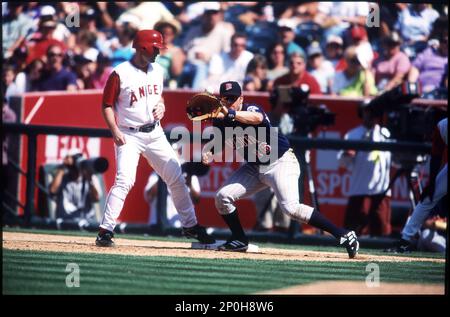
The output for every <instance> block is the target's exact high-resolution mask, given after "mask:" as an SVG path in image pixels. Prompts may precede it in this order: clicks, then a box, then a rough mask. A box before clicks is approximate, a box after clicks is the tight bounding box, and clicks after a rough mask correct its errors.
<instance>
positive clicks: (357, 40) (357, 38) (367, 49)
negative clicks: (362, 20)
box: [350, 26, 375, 69]
mask: <svg viewBox="0 0 450 317" xmlns="http://www.w3.org/2000/svg"><path fill="white" fill-rule="evenodd" d="M350 36H351V43H352V44H351V45H353V46H355V48H356V53H357V54H358V56H359V57H358V59H359V62H360V63H361V65H362V66H363V68H364V69H367V68H369V69H370V68H371V67H372V62H373V59H374V57H375V55H374V52H373V49H372V45H370V42H369V38H368V36H367V31H366V28H365V27H364V26H353V27H351V29H350Z"/></svg>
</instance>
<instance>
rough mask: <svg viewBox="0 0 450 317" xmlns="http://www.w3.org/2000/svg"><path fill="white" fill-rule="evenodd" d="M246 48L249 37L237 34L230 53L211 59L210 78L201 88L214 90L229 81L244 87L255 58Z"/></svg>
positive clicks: (232, 38) (233, 37)
mask: <svg viewBox="0 0 450 317" xmlns="http://www.w3.org/2000/svg"><path fill="white" fill-rule="evenodd" d="M246 48H247V36H246V35H245V34H244V33H235V34H234V35H233V36H232V37H231V50H230V52H228V53H221V54H216V55H213V57H212V58H211V62H210V63H209V72H208V78H207V79H206V81H205V82H204V83H202V84H201V85H200V88H202V89H207V88H211V89H212V90H214V89H217V88H218V87H219V86H220V83H222V82H224V81H228V80H235V81H237V82H238V83H239V85H241V86H242V85H243V82H244V78H245V71H246V69H247V66H248V63H249V62H250V60H251V59H252V58H253V53H251V52H249V51H247V50H246Z"/></svg>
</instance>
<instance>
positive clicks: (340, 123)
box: [19, 90, 409, 228]
mask: <svg viewBox="0 0 450 317" xmlns="http://www.w3.org/2000/svg"><path fill="white" fill-rule="evenodd" d="M101 93H102V92H101V91H99V90H91V91H82V92H78V93H74V94H72V93H61V92H57V93H56V92H48V93H27V94H25V96H24V98H23V103H22V111H21V118H20V119H21V122H22V123H26V124H38V125H51V126H71V127H89V128H107V126H106V124H105V122H104V120H103V117H102V114H101ZM193 94H194V92H193V91H185V90H165V92H164V98H165V103H166V114H165V117H164V118H163V120H162V125H163V128H164V129H165V130H169V131H170V129H171V128H173V127H175V126H180V125H181V126H185V127H186V128H188V129H189V130H192V124H191V122H190V121H189V120H188V118H187V116H186V113H185V106H186V103H187V100H188V99H189V98H190V97H191V96H192V95H193ZM245 98H246V101H251V102H255V103H257V104H260V105H262V106H263V108H264V109H265V110H266V111H269V110H270V104H269V100H268V94H267V93H252V94H246V95H245ZM310 100H311V103H313V104H326V105H327V106H328V107H329V108H330V110H331V111H333V112H335V113H336V114H337V115H336V124H335V125H334V126H332V127H329V128H326V129H321V130H320V131H317V133H316V136H317V137H326V138H339V139H341V138H343V136H344V134H345V133H346V132H347V131H348V130H349V129H351V128H353V127H355V126H357V125H359V124H360V119H359V118H358V117H357V111H356V107H357V104H358V103H359V102H360V101H361V99H357V98H356V99H355V98H334V97H328V96H311V98H310ZM21 139H22V142H21V157H20V162H21V167H22V168H23V169H24V170H26V162H27V150H26V149H27V138H26V137H24V136H22V138H21ZM71 148H78V149H80V150H82V152H83V153H84V155H85V156H86V157H95V156H104V157H106V158H108V160H109V162H110V168H109V170H108V171H107V172H106V173H105V184H106V187H107V188H106V190H109V188H110V187H111V186H112V184H113V182H114V173H115V160H114V149H113V141H112V139H110V138H91V137H80V136H54V135H41V136H39V137H38V152H37V167H38V168H39V166H41V165H42V164H46V163H55V162H60V161H61V160H62V158H63V157H64V156H65V154H66V153H67V151H69V149H71ZM336 154H337V151H324V150H318V151H316V150H313V151H312V153H311V162H312V169H313V173H314V179H315V181H316V187H317V193H318V197H319V202H320V207H321V211H322V212H323V213H325V214H326V215H327V216H328V217H330V218H331V219H332V220H333V221H334V222H335V223H337V224H342V222H343V216H344V210H345V205H346V202H347V197H346V194H347V190H348V185H349V174H348V172H346V171H344V170H341V169H339V168H338V165H337V160H336ZM238 166H239V164H238V163H233V164H231V163H221V164H213V165H212V166H211V168H210V171H209V174H208V175H206V176H204V177H202V178H201V179H200V181H201V186H202V199H201V202H200V203H199V205H197V215H198V218H199V220H200V221H201V222H202V223H204V224H205V225H207V226H217V227H223V226H224V223H223V222H222V220H221V218H220V217H219V216H218V213H217V211H216V209H215V206H214V198H213V197H214V194H215V192H216V190H217V189H218V188H219V187H220V186H221V185H222V184H223V182H224V181H225V180H226V179H227V178H228V177H229V175H230V174H231V173H232V172H233V170H235V169H236V168H237V167H238ZM150 172H151V168H150V167H149V166H148V164H147V162H146V161H145V159H144V158H142V157H141V159H140V162H139V166H138V172H137V177H136V183H135V186H134V188H133V189H132V190H131V192H130V194H129V195H128V198H127V200H126V202H125V206H124V209H123V211H122V214H121V216H120V220H121V221H123V222H134V223H147V222H148V219H149V211H148V210H149V208H148V205H147V203H146V202H145V200H144V197H143V188H144V186H145V184H146V181H147V178H148V176H149V174H150ZM393 172H394V171H393ZM19 193H20V195H19V196H20V201H21V202H22V203H24V201H25V179H24V178H23V177H21V178H20V182H19ZM392 193H393V206H408V204H409V203H408V191H407V186H406V179H405V178H403V177H402V178H400V179H399V180H398V181H397V182H396V184H395V186H394V189H393V192H392ZM308 202H309V197H307V199H306V203H308ZM238 207H239V209H240V210H242V212H241V217H242V222H243V225H244V226H245V227H247V228H250V227H252V226H253V225H254V224H255V221H256V211H255V208H254V205H253V203H252V201H251V200H242V201H241V202H239V203H238Z"/></svg>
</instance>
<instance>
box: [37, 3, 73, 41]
mask: <svg viewBox="0 0 450 317" xmlns="http://www.w3.org/2000/svg"><path fill="white" fill-rule="evenodd" d="M39 20H42V21H47V20H53V21H55V22H56V27H55V31H54V32H53V33H52V37H53V38H54V39H55V40H58V41H61V42H63V43H68V41H70V38H71V35H72V34H71V33H70V31H69V29H68V28H67V27H66V26H65V24H63V23H60V22H58V19H57V13H56V10H55V8H54V7H52V6H50V5H45V6H43V7H41V8H40V15H39Z"/></svg>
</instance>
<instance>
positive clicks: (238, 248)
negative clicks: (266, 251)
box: [217, 239, 248, 252]
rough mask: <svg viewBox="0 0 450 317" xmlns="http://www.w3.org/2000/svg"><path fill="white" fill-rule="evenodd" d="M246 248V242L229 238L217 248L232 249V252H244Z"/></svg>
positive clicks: (221, 249)
mask: <svg viewBox="0 0 450 317" xmlns="http://www.w3.org/2000/svg"><path fill="white" fill-rule="evenodd" d="M247 249H248V243H245V242H243V241H240V240H237V239H230V240H228V241H227V242H225V243H224V244H222V245H220V246H219V247H218V248H217V250H219V251H234V252H245V251H247Z"/></svg>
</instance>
